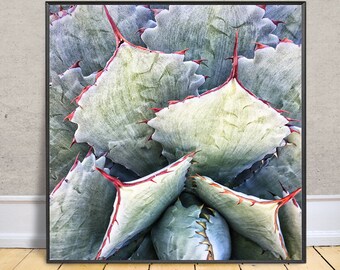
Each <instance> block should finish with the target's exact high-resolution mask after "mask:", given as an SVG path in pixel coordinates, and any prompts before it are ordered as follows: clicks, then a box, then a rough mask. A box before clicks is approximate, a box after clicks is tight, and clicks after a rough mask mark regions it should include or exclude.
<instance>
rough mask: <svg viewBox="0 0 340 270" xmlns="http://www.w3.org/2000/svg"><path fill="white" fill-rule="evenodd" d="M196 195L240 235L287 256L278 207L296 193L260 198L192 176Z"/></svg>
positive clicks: (275, 254)
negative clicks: (265, 198)
mask: <svg viewBox="0 0 340 270" xmlns="http://www.w3.org/2000/svg"><path fill="white" fill-rule="evenodd" d="M194 180H195V185H196V192H197V195H198V196H199V197H200V198H201V199H202V200H203V201H204V202H205V203H207V205H209V206H211V207H212V208H214V209H216V210H217V211H218V212H219V213H220V214H221V215H222V216H223V217H224V218H225V219H226V221H227V222H228V225H229V226H230V227H231V228H232V229H233V230H235V231H236V232H238V233H239V234H241V235H242V236H244V237H247V238H249V239H250V240H252V241H254V242H255V243H256V244H258V245H259V246H261V247H262V249H263V250H269V251H270V252H271V253H272V254H273V255H274V256H275V257H281V258H283V259H287V258H288V256H289V255H288V252H287V250H286V247H285V243H284V240H283V236H282V232H281V229H280V223H279V217H278V210H279V208H280V207H281V206H283V205H284V204H286V203H287V202H288V201H289V200H290V199H291V198H293V197H294V196H295V195H296V194H297V193H298V192H300V191H301V188H300V189H297V190H296V191H294V192H293V193H292V194H290V195H288V196H286V197H284V198H283V199H280V200H263V199H260V198H257V197H254V196H249V195H246V194H244V193H240V192H237V191H233V190H231V189H229V188H227V187H224V186H222V185H220V184H218V183H216V182H214V181H213V180H211V179H210V178H209V177H203V176H196V177H194Z"/></svg>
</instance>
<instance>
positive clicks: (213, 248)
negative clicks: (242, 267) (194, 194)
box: [151, 200, 231, 260]
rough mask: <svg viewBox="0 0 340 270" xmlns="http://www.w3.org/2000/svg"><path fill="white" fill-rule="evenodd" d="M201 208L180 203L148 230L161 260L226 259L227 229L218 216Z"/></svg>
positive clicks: (228, 241)
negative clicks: (204, 211)
mask: <svg viewBox="0 0 340 270" xmlns="http://www.w3.org/2000/svg"><path fill="white" fill-rule="evenodd" d="M203 207H204V206H203V205H201V206H198V205H195V204H192V205H190V206H188V207H184V206H183V205H182V203H181V200H177V202H176V203H175V205H173V206H171V207H169V208H168V209H167V210H166V211H165V213H164V215H163V216H162V218H161V219H160V220H159V221H158V223H157V224H156V225H154V226H153V228H152V230H151V237H152V240H153V243H154V247H155V250H156V253H157V255H158V257H159V259H160V260H228V259H229V257H230V253H231V249H230V246H231V243H230V235H229V227H228V224H227V223H226V222H225V220H224V219H223V218H222V216H221V215H220V214H218V213H217V212H216V211H214V210H210V211H209V212H210V213H209V214H207V213H204V215H202V213H203V210H206V209H203Z"/></svg>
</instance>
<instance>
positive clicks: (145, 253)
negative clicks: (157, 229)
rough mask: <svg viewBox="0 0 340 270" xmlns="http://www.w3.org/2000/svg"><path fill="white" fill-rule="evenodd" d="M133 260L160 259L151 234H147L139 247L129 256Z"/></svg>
mask: <svg viewBox="0 0 340 270" xmlns="http://www.w3.org/2000/svg"><path fill="white" fill-rule="evenodd" d="M129 260H131V261H139V260H147V261H150V260H158V257H157V254H156V251H155V248H154V247H153V244H152V240H151V236H150V234H147V235H146V236H145V237H144V239H143V241H142V243H141V244H140V246H139V247H138V249H137V250H136V251H135V252H134V253H133V254H132V255H131V257H130V258H129Z"/></svg>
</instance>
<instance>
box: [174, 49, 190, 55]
mask: <svg viewBox="0 0 340 270" xmlns="http://www.w3.org/2000/svg"><path fill="white" fill-rule="evenodd" d="M187 50H189V48H186V49H184V50H181V51H178V52H174V54H180V55H184V54H185V53H186V52H187Z"/></svg>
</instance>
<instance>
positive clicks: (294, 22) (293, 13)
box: [265, 5, 302, 44]
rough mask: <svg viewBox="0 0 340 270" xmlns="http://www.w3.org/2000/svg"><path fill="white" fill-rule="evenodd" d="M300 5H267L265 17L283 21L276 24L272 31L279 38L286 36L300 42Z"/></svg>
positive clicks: (297, 42)
mask: <svg viewBox="0 0 340 270" xmlns="http://www.w3.org/2000/svg"><path fill="white" fill-rule="evenodd" d="M301 7H302V6H301V5H267V7H266V13H265V17H266V18H269V19H272V20H277V21H283V22H284V23H280V24H278V26H277V28H276V29H275V30H274V32H273V33H274V34H275V35H277V36H278V37H279V38H280V39H284V38H288V39H290V40H293V41H294V42H295V43H296V44H301V43H302V8H301Z"/></svg>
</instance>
